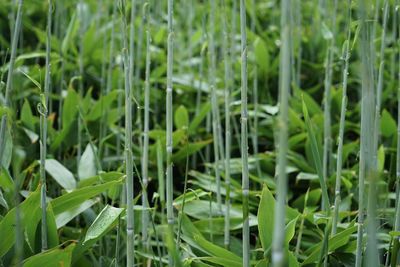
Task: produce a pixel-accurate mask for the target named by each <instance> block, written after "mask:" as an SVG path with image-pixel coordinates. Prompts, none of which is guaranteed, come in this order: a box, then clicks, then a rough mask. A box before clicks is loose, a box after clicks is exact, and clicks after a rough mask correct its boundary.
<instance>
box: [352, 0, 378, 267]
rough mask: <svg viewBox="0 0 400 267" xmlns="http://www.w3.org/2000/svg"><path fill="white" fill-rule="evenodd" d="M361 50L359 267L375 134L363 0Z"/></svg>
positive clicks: (372, 71) (368, 45)
mask: <svg viewBox="0 0 400 267" xmlns="http://www.w3.org/2000/svg"><path fill="white" fill-rule="evenodd" d="M359 16H360V23H361V24H360V27H361V32H360V50H361V51H360V52H361V63H362V68H361V80H362V84H361V87H362V99H361V137H360V139H361V141H360V161H359V162H360V163H359V185H358V198H359V200H358V228H357V250H356V264H355V266H356V267H360V266H361V265H362V258H363V255H362V251H363V247H364V246H363V232H364V230H363V228H364V193H365V177H368V175H369V174H370V172H371V169H372V167H373V158H372V153H373V151H372V150H373V136H372V135H370V134H368V133H369V131H370V129H373V128H372V127H373V126H374V122H373V119H374V110H373V107H374V106H375V105H374V90H373V88H374V68H373V61H372V60H371V57H370V56H369V55H371V49H372V48H371V46H372V42H371V32H370V30H369V29H368V25H367V19H368V12H367V10H366V6H365V3H364V1H360V5H359Z"/></svg>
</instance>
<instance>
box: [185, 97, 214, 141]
mask: <svg viewBox="0 0 400 267" xmlns="http://www.w3.org/2000/svg"><path fill="white" fill-rule="evenodd" d="M210 110H211V103H210V102H206V103H205V104H204V105H203V106H202V108H201V110H200V111H199V114H198V115H197V116H196V117H195V118H194V119H193V120H192V122H191V123H190V125H189V133H194V132H197V130H198V127H199V125H200V123H201V122H202V121H203V120H204V119H205V118H206V117H207V114H208V113H209V112H210Z"/></svg>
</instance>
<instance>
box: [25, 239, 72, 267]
mask: <svg viewBox="0 0 400 267" xmlns="http://www.w3.org/2000/svg"><path fill="white" fill-rule="evenodd" d="M74 247H75V244H74V243H72V244H70V245H68V246H67V247H66V248H64V249H62V248H54V249H50V250H46V251H44V252H42V253H40V254H36V255H33V256H32V257H30V258H28V259H26V260H25V261H24V265H23V266H24V267H37V266H41V267H53V266H54V267H55V266H59V267H69V266H71V258H72V251H73V249H74Z"/></svg>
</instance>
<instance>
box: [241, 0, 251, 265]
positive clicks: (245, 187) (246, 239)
mask: <svg viewBox="0 0 400 267" xmlns="http://www.w3.org/2000/svg"><path fill="white" fill-rule="evenodd" d="M240 32H241V54H242V59H241V60H242V69H241V82H242V90H241V147H242V151H241V152H242V153H241V155H242V194H243V237H242V238H243V266H244V267H248V266H250V227H249V169H248V168H249V167H248V164H249V161H248V139H247V138H248V137H247V120H248V111H247V33H246V6H245V1H244V0H240Z"/></svg>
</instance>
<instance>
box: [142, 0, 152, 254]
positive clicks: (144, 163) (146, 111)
mask: <svg viewBox="0 0 400 267" xmlns="http://www.w3.org/2000/svg"><path fill="white" fill-rule="evenodd" d="M147 9H148V3H147V2H146V3H145V4H144V6H143V14H144V15H145V18H144V20H145V22H146V74H145V75H146V78H145V82H144V129H143V157H142V181H143V193H142V205H143V212H142V227H143V229H142V241H143V243H144V244H145V247H146V249H147V247H148V245H149V243H148V237H147V235H148V234H147V228H148V222H149V218H148V216H149V214H148V211H147V208H148V207H147V202H148V197H147V185H148V182H149V181H148V179H149V178H148V172H149V169H148V168H149V165H148V161H149V103H150V60H151V58H150V32H149V22H148V18H147V12H148V10H147Z"/></svg>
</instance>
